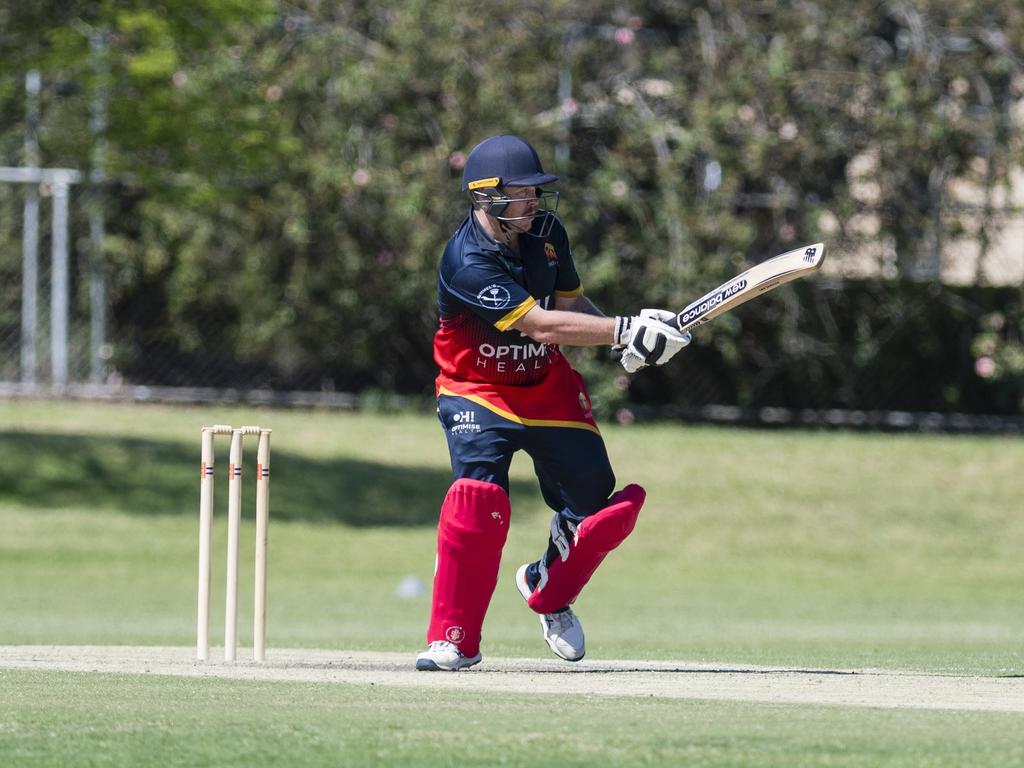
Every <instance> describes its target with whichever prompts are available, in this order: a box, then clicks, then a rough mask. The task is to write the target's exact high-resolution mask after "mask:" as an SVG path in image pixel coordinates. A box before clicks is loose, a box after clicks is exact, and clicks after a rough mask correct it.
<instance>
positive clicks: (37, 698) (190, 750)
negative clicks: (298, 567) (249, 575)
mask: <svg viewBox="0 0 1024 768" xmlns="http://www.w3.org/2000/svg"><path fill="white" fill-rule="evenodd" d="M0 675H2V677H0V683H4V684H9V685H12V686H17V688H18V690H19V691H21V693H22V696H23V701H22V703H18V704H15V703H14V702H12V701H10V700H0V721H2V722H3V723H4V724H5V727H4V729H3V730H0V746H2V747H4V751H3V754H4V755H5V756H6V759H5V765H8V766H23V765H68V766H72V765H73V766H101V765H103V766H105V765H123V766H132V767H133V768H144V767H145V766H154V768H172V767H173V766H198V765H210V766H219V767H220V768H228V767H229V766H239V768H242V767H248V766H254V765H276V766H281V765H288V766H334V767H335V768H337V767H338V766H359V767H360V768H362V767H363V766H375V765H400V766H423V768H436V766H480V767H481V768H489V767H490V766H496V765H522V766H527V765H529V766H548V765H556V766H580V767H581V768H582V767H584V766H585V767H586V768H592V767H593V766H654V765H666V766H745V768H761V767H766V766H790V767H792V766H812V765H813V766H843V767H844V768H878V767H879V766H888V767H889V768H897V767H899V768H904V767H905V768H910V767H911V766H913V767H915V768H917V767H918V766H935V767H936V768H940V767H945V766H972V767H973V766H987V765H991V766H1001V767H1002V768H1006V767H1007V766H1014V765H1021V764H1022V763H1024V742H1022V740H1021V738H1020V726H1021V722H1022V718H1021V717H1020V716H1017V715H1006V714H993V713H978V712H923V711H914V710H874V709H847V708H840V707H808V706H780V705H767V704H743V703H729V702H703V701H664V700H653V699H620V698H610V697H592V698H590V697H587V698H584V697H579V698H577V699H575V700H573V701H572V702H571V706H570V702H566V701H565V698H564V697H560V696H552V695H547V696H535V697H530V696H508V695H500V694H491V695H481V694H477V693H461V694H458V695H453V694H450V693H443V692H437V691H417V690H402V689H395V688H387V687H382V686H348V685H322V684H321V685H316V684H297V683H273V684H270V683H244V682H237V681H229V680H181V679H175V678H159V677H156V678H154V677H140V676H132V675H119V676H110V675H88V674H81V673H73V674H67V675H64V676H62V677H61V678H60V679H56V680H55V679H54V676H53V675H47V674H39V673H29V672H17V673H6V674H4V673H0Z"/></svg>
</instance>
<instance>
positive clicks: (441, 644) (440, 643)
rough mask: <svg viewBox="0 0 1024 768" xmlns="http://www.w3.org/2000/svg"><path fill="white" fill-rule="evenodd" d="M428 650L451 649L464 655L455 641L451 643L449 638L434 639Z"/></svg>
mask: <svg viewBox="0 0 1024 768" xmlns="http://www.w3.org/2000/svg"><path fill="white" fill-rule="evenodd" d="M427 650H430V651H449V650H454V651H455V652H456V653H457V654H459V656H461V655H462V651H460V650H459V649H458V648H457V647H456V646H455V644H454V643H450V642H448V641H447V640H434V641H433V642H432V643H431V644H430V645H429V646H427Z"/></svg>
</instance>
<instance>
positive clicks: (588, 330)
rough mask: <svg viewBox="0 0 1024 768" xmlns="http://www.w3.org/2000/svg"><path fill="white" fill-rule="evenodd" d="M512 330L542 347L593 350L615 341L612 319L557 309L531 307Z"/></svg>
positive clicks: (613, 321)
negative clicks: (571, 347) (557, 345)
mask: <svg viewBox="0 0 1024 768" xmlns="http://www.w3.org/2000/svg"><path fill="white" fill-rule="evenodd" d="M591 306H593V305H591ZM512 327H513V328H515V329H516V330H517V331H521V332H523V333H525V334H526V335H527V336H529V337H530V338H531V339H533V340H534V341H539V342H541V343H543V344H568V345H570V346H593V345H597V344H612V343H613V341H614V338H615V318H614V317H604V316H598V315H592V314H589V313H585V312H566V311H564V310H560V309H542V308H541V307H534V308H533V309H531V310H530V311H529V312H527V313H526V314H525V315H523V317H522V319H521V320H519V322H517V323H516V324H515V325H513V326H512Z"/></svg>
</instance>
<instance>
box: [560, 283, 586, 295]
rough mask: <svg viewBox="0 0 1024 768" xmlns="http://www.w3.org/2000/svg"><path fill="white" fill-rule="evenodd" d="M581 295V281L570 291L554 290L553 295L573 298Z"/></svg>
mask: <svg viewBox="0 0 1024 768" xmlns="http://www.w3.org/2000/svg"><path fill="white" fill-rule="evenodd" d="M582 295H583V283H580V284H579V285H578V286H577V287H576V288H575V289H573V290H571V291H555V296H558V297H559V298H562V299H575V298H576V297H577V296H582Z"/></svg>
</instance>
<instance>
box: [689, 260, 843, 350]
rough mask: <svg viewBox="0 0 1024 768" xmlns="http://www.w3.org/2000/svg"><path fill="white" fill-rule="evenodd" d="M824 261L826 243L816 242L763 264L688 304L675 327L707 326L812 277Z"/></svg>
mask: <svg viewBox="0 0 1024 768" xmlns="http://www.w3.org/2000/svg"><path fill="white" fill-rule="evenodd" d="M824 260H825V244H824V243H814V244H813V245H804V246H801V247H799V248H796V249H794V250H792V251H787V252H786V253H783V254H781V255H779V256H775V257H774V258H771V259H768V260H767V261H762V262H761V263H760V264H757V265H755V266H753V267H751V268H750V269H748V270H747V271H745V272H741V273H740V274H738V275H736V277H733V278H731V279H729V280H726V281H725V282H724V283H722V284H721V285H720V286H718V287H717V288H714V289H712V290H710V291H708V292H707V293H706V294H704V295H703V296H701V297H700V298H699V299H697V300H696V301H694V302H692V303H690V304H688V305H687V306H686V308H685V309H683V311H682V312H680V313H679V314H678V315H676V319H675V325H676V326H677V327H678V328H679V330H680V331H684V332H685V331H688V330H689V329H691V328H696V327H697V326H698V325H704V323H706V322H708V321H709V320H712V319H714V318H716V317H718V316H719V315H721V314H724V313H726V312H728V311H730V310H732V309H735V308H736V307H738V306H739V305H740V304H746V303H747V302H748V301H750V300H751V299H755V298H757V297H758V296H760V295H762V294H764V293H767V292H768V291H771V290H773V289H775V288H778V287H779V286H780V285H782V284H784V283H788V282H790V281H791V280H796V279H797V278H800V277H804V276H806V275H809V274H810V273H812V272H814V271H815V270H817V269H818V268H819V267H820V266H821V264H822V262H823V261H824ZM670 324H671V323H670Z"/></svg>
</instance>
